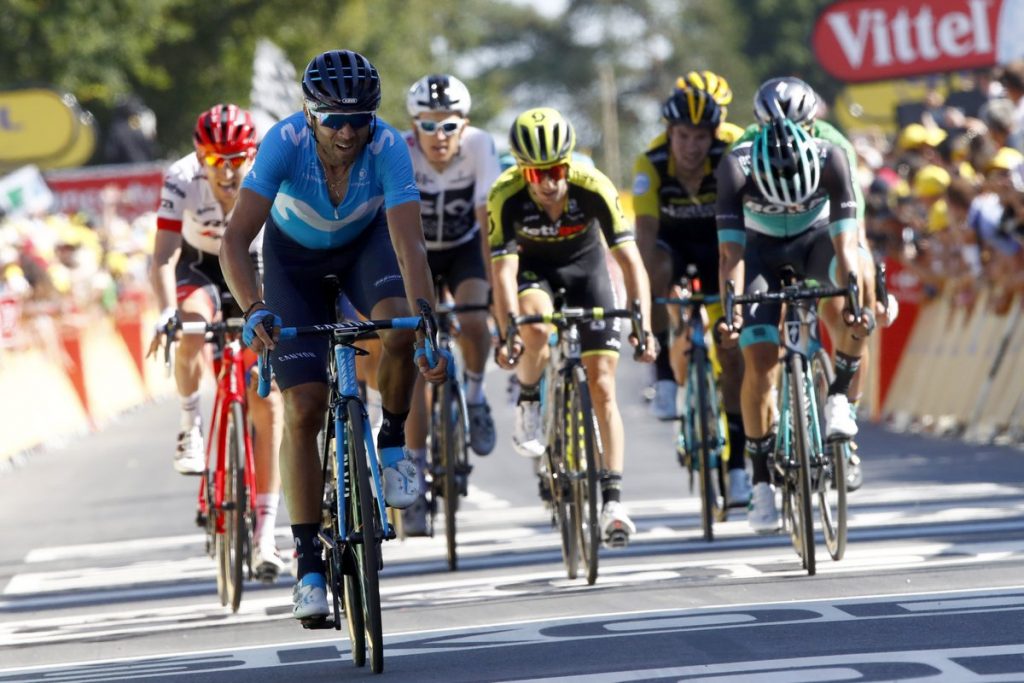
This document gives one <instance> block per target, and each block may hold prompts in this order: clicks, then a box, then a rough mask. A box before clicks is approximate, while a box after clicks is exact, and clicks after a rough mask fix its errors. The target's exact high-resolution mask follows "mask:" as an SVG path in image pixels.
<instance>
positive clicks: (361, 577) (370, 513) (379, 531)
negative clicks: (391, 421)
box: [346, 401, 384, 673]
mask: <svg viewBox="0 0 1024 683" xmlns="http://www.w3.org/2000/svg"><path fill="white" fill-rule="evenodd" d="M347 407H348V416H347V420H346V422H347V425H346V427H347V429H348V474H349V487H350V490H349V501H348V502H349V506H348V514H349V519H350V520H351V529H350V532H351V533H352V534H353V535H354V536H355V538H351V537H350V538H349V546H350V547H352V548H353V554H354V555H355V560H356V561H355V565H356V566H355V570H356V576H355V582H354V583H357V584H358V586H359V590H358V592H359V597H360V600H361V602H362V608H363V609H362V613H363V633H364V634H365V635H366V648H367V650H368V652H369V656H370V670H371V671H373V672H374V673H380V672H381V671H383V670H384V640H383V633H382V632H383V628H382V625H381V613H380V577H379V574H378V572H379V571H380V566H381V564H380V560H381V557H380V539H381V538H382V536H383V528H384V526H383V524H382V522H381V520H380V519H379V517H380V514H379V512H378V508H377V501H376V500H375V499H374V497H373V493H372V490H371V488H372V487H371V486H370V468H369V464H368V463H367V461H366V458H367V454H366V442H365V440H364V437H363V434H364V432H363V415H362V411H361V410H360V407H359V403H358V402H356V401H349V402H348V406H347Z"/></svg>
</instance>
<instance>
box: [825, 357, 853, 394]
mask: <svg viewBox="0 0 1024 683" xmlns="http://www.w3.org/2000/svg"><path fill="white" fill-rule="evenodd" d="M859 367H860V356H847V355H846V354H845V353H843V352H842V351H836V378H835V381H833V382H832V386H830V387H829V388H828V395H829V396H832V395H834V394H845V393H846V392H848V391H849V390H850V381H851V380H853V376H854V375H856V374H857V368H859Z"/></svg>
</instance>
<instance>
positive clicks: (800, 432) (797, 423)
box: [789, 356, 817, 576]
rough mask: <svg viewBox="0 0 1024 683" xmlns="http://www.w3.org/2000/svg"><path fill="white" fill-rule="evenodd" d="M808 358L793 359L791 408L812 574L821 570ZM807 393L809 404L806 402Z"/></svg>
mask: <svg viewBox="0 0 1024 683" xmlns="http://www.w3.org/2000/svg"><path fill="white" fill-rule="evenodd" d="M803 362H804V359H803V358H802V357H800V356H793V357H792V358H791V359H790V364H789V371H790V378H791V382H790V394H791V396H790V399H791V401H792V402H791V404H790V409H791V411H792V413H793V426H794V427H795V429H794V430H793V449H794V451H795V453H796V464H797V471H796V488H795V491H794V492H795V494H796V510H795V511H794V517H799V520H798V521H799V524H800V535H801V547H802V549H803V553H802V555H803V563H804V568H805V569H807V575H808V576H814V574H815V572H816V571H817V567H816V565H815V560H814V517H813V515H812V510H811V468H810V433H809V424H808V421H809V420H808V418H809V416H808V414H807V413H808V411H807V408H808V407H809V406H810V401H811V400H813V398H812V397H811V396H810V395H806V394H807V393H808V391H809V387H808V385H807V382H806V381H805V379H804V367H803ZM805 395H806V399H807V401H806V403H805V400H804V399H805Z"/></svg>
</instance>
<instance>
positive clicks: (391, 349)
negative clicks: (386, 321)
mask: <svg viewBox="0 0 1024 683" xmlns="http://www.w3.org/2000/svg"><path fill="white" fill-rule="evenodd" d="M380 337H381V339H380V341H381V345H382V346H383V347H384V353H385V354H387V355H389V356H392V357H394V356H401V355H404V354H408V355H409V358H412V347H413V344H415V343H416V333H415V332H413V331H412V330H387V331H386V332H382V333H381V335H380Z"/></svg>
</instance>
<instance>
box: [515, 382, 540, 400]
mask: <svg viewBox="0 0 1024 683" xmlns="http://www.w3.org/2000/svg"><path fill="white" fill-rule="evenodd" d="M539 400H540V382H537V383H536V384H523V383H522V382H520V383H519V400H518V401H517V403H527V402H529V401H539Z"/></svg>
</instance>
